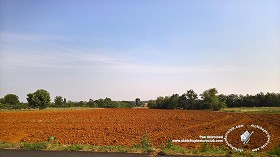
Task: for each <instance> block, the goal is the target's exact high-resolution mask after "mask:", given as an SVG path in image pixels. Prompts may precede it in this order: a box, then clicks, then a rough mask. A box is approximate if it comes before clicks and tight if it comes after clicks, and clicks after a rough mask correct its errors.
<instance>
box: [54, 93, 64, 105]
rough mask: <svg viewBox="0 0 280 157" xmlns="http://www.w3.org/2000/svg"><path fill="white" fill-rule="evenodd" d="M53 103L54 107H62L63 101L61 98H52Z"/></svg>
mask: <svg viewBox="0 0 280 157" xmlns="http://www.w3.org/2000/svg"><path fill="white" fill-rule="evenodd" d="M54 103H55V106H57V107H61V106H63V103H64V101H63V98H62V96H56V97H55V98H54Z"/></svg>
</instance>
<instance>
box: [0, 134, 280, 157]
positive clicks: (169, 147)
mask: <svg viewBox="0 0 280 157" xmlns="http://www.w3.org/2000/svg"><path fill="white" fill-rule="evenodd" d="M144 137H145V136H144ZM146 140H147V139H146V137H145V138H144V140H143V139H142V141H146ZM146 142H147V141H146ZM147 146H148V143H145V144H143V142H142V144H141V142H139V144H138V145H134V146H130V147H128V146H95V145H81V144H73V145H63V144H59V143H56V142H40V143H26V142H23V143H8V142H0V149H24V150H59V151H62V150H66V151H93V152H123V153H148V152H152V153H153V154H154V155H157V154H158V153H159V152H163V153H164V154H167V155H197V156H205V155H206V156H209V155H210V156H211V155H215V156H225V155H226V154H228V153H229V152H231V151H232V150H231V149H229V148H219V147H214V146H211V145H208V144H202V145H201V148H200V149H187V148H183V147H180V146H177V145H173V144H172V143H171V142H170V141H169V142H167V143H166V144H165V145H164V146H161V147H159V148H154V147H152V146H150V147H147ZM279 154H280V147H279V146H278V147H276V148H275V149H273V150H271V151H269V152H233V153H232V157H239V156H242V157H253V156H254V157H255V156H256V157H265V156H270V157H277V156H279Z"/></svg>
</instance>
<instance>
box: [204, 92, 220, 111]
mask: <svg viewBox="0 0 280 157" xmlns="http://www.w3.org/2000/svg"><path fill="white" fill-rule="evenodd" d="M217 94H218V91H217V90H216V88H211V89H208V90H206V91H204V92H203V93H202V94H201V97H202V100H203V108H204V109H211V110H220V109H221V108H224V107H225V103H224V102H222V101H219V97H218V96H217Z"/></svg>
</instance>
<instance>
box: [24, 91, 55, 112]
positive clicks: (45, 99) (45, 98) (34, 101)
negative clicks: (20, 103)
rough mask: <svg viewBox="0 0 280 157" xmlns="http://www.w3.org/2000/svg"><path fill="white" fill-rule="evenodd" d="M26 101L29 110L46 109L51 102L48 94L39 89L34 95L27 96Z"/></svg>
mask: <svg viewBox="0 0 280 157" xmlns="http://www.w3.org/2000/svg"><path fill="white" fill-rule="evenodd" d="M26 99H27V101H28V104H29V107H31V108H39V109H44V108H46V107H47V106H48V105H49V104H50V101H51V98H50V93H49V92H48V91H46V90H44V89H39V90H37V91H36V92H34V93H29V94H27V98H26Z"/></svg>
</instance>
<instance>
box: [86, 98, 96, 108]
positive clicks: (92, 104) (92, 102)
mask: <svg viewBox="0 0 280 157" xmlns="http://www.w3.org/2000/svg"><path fill="white" fill-rule="evenodd" d="M87 106H89V107H97V104H96V103H95V101H94V100H92V99H89V101H88V102H87Z"/></svg>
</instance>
